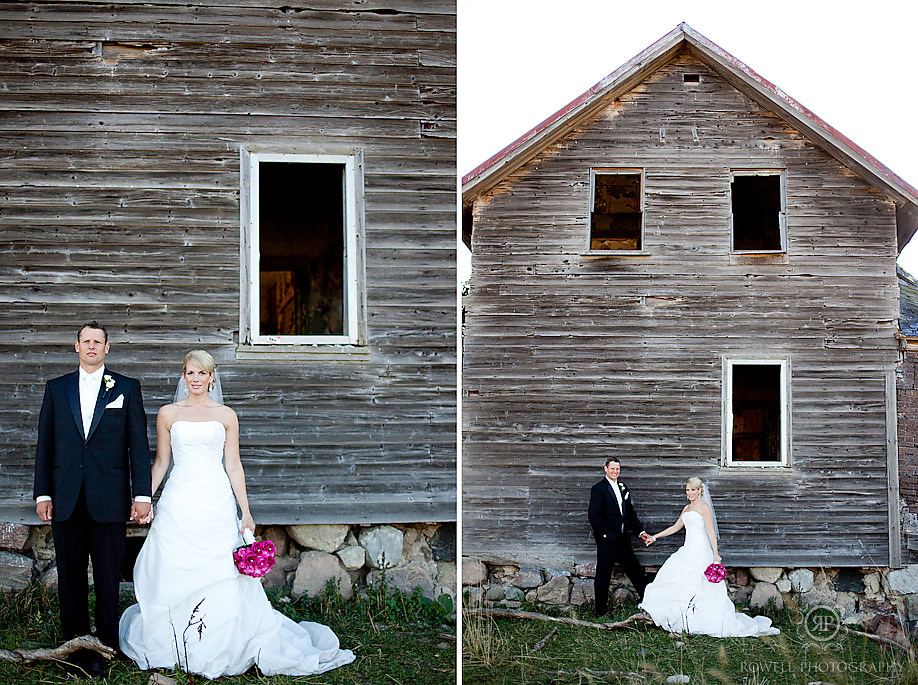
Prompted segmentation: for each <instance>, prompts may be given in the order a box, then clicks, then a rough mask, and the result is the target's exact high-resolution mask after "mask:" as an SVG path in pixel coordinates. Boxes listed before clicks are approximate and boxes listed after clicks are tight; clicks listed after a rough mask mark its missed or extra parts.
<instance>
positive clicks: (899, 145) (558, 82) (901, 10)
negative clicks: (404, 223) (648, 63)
mask: <svg viewBox="0 0 918 685" xmlns="http://www.w3.org/2000/svg"><path fill="white" fill-rule="evenodd" d="M846 7H847V9H846ZM458 12H459V16H458V88H459V91H458V92H459V104H458V124H459V130H458V135H459V144H458V166H459V173H460V175H464V174H466V173H467V172H469V171H471V170H472V169H474V168H475V167H476V166H478V165H479V164H480V163H482V162H483V161H485V160H486V159H488V158H489V157H490V156H491V155H493V154H494V153H496V152H498V151H499V150H500V149H502V148H503V147H504V146H506V145H508V144H509V143H511V142H513V141H514V140H516V139H517V138H518V137H519V136H521V135H522V134H523V133H525V132H526V131H528V130H529V129H531V128H532V127H534V126H535V125H537V124H538V123H539V122H541V121H542V120H544V119H545V118H546V117H548V116H550V115H551V114H553V113H554V112H556V111H557V110H559V109H561V108H562V107H563V106H564V105H566V104H567V103H568V102H570V101H571V100H573V99H574V98H576V97H577V96H578V95H580V94H581V93H583V92H584V91H586V90H588V89H589V88H590V87H591V86H593V85H594V84H595V83H596V82H598V81H599V80H601V79H602V78H603V77H605V76H606V75H608V74H609V73H611V72H612V71H614V70H615V69H616V68H618V67H619V66H620V65H622V64H623V63H625V62H627V61H628V60H630V59H631V58H632V57H634V56H635V55H637V54H638V53H639V52H640V51H641V50H643V49H644V48H646V47H648V46H649V45H651V44H652V43H654V42H656V41H657V40H658V39H659V38H661V37H663V36H664V35H665V34H667V33H669V32H670V31H671V30H672V29H674V28H675V27H676V26H677V25H678V24H679V23H680V22H683V21H684V22H686V23H687V24H688V25H689V26H691V27H692V28H693V29H694V30H695V31H697V32H698V33H700V34H702V35H703V36H705V37H706V38H708V39H709V40H711V41H713V42H714V43H716V44H717V45H719V46H720V47H721V48H723V49H724V50H726V51H727V52H729V53H730V54H732V55H733V56H734V57H736V58H737V59H739V60H741V61H742V62H744V63H745V64H746V65H747V66H749V67H750V68H751V69H752V70H753V71H755V72H757V73H758V74H759V75H761V76H762V77H763V78H765V79H767V80H769V81H771V82H772V83H774V84H775V85H776V86H777V87H778V88H780V89H782V90H783V91H784V92H786V93H787V94H788V95H790V96H791V97H793V98H794V99H795V100H797V101H798V102H800V103H801V104H802V105H804V106H805V107H807V108H809V109H810V110H811V111H813V112H814V113H815V114H816V115H817V116H819V117H821V118H822V119H823V120H824V121H826V122H827V123H828V124H830V125H831V126H833V127H835V128H836V129H838V130H839V131H840V132H841V133H843V134H844V135H845V136H847V137H848V138H850V139H851V140H852V141H854V142H855V143H856V144H857V145H859V146H860V147H861V148H863V149H864V150H866V151H867V152H869V153H870V154H872V155H873V156H874V157H876V158H877V159H878V160H880V162H882V163H883V164H885V165H886V166H887V167H889V168H890V169H892V171H893V172H895V173H896V174H898V175H899V176H900V177H901V178H903V179H904V180H905V181H907V182H908V183H910V184H911V185H912V186H915V187H918V133H916V131H918V126H916V118H918V87H916V85H915V81H916V79H915V77H914V58H913V56H912V54H910V53H913V52H914V43H915V41H916V38H915V27H916V26H918V2H914V0H872V1H871V2H862V3H850V4H848V5H843V4H842V3H834V2H822V1H821V0H796V1H794V2H788V1H786V0H771V1H769V2H767V3H755V2H742V1H738V0H731V1H730V2H720V1H715V0H704V1H695V2H692V1H685V0H683V1H681V2H672V1H670V0H655V1H654V2H652V3H651V2H633V1H632V2H620V1H619V0H604V1H598V0H566V1H565V2H546V1H545V0H522V1H521V0H458ZM899 264H900V265H901V266H902V267H903V268H904V269H906V270H907V271H909V272H911V273H912V274H914V275H916V276H918V238H915V239H913V240H912V242H911V243H910V244H909V245H908V246H907V247H906V248H905V250H903V252H902V254H901V255H900V256H899ZM469 272H470V255H469V253H468V250H466V249H465V248H464V246H463V247H461V248H460V256H459V278H460V281H464V280H466V279H467V278H468V275H469Z"/></svg>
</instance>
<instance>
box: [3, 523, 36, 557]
mask: <svg viewBox="0 0 918 685" xmlns="http://www.w3.org/2000/svg"><path fill="white" fill-rule="evenodd" d="M29 532H30V531H29V527H28V526H26V525H24V524H22V523H11V522H10V521H0V549H6V550H9V551H11V552H22V551H23V550H25V548H26V543H28V541H29Z"/></svg>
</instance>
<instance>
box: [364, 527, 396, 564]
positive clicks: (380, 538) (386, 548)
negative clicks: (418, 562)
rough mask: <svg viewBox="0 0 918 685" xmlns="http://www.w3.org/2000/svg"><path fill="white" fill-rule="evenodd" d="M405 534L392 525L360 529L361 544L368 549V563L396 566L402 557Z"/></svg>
mask: <svg viewBox="0 0 918 685" xmlns="http://www.w3.org/2000/svg"><path fill="white" fill-rule="evenodd" d="M404 537H405V536H404V534H403V533H402V531H400V530H399V529H398V528H393V527H392V526H375V527H373V528H368V529H366V530H362V531H360V535H359V536H358V539H359V540H360V546H361V547H363V548H364V549H365V550H366V551H367V564H368V565H369V566H370V567H371V568H387V567H391V566H395V565H396V564H397V563H398V562H399V559H401V558H402V541H403V539H404Z"/></svg>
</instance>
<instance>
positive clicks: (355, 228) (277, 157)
mask: <svg viewBox="0 0 918 685" xmlns="http://www.w3.org/2000/svg"><path fill="white" fill-rule="evenodd" d="M262 162H294V163H302V164H341V165H343V166H344V208H343V210H344V230H345V238H344V255H342V258H343V259H344V272H345V276H344V279H345V296H344V334H343V335H263V334H261V332H260V331H259V328H260V325H261V312H260V305H261V293H260V282H259V271H260V267H259V261H260V254H259V250H258V246H259V244H260V243H259V197H258V195H259V165H260V164H261V163H262ZM240 165H241V174H240V175H241V185H242V188H241V192H240V196H241V202H240V221H241V226H242V240H241V241H240V249H241V253H242V254H241V265H242V269H240V280H241V283H240V293H241V298H240V299H241V303H240V305H241V306H240V324H239V325H240V340H241V342H242V343H243V345H251V346H260V345H264V346H276V345H285V346H286V345H290V346H295V345H313V346H315V345H334V346H343V345H365V344H366V332H365V321H366V317H365V315H364V310H365V299H366V298H365V294H364V287H363V284H364V281H365V279H364V264H363V158H362V154H361V153H360V151H359V150H358V151H350V152H348V153H344V154H324V153H322V154H313V153H300V152H275V151H253V150H246V149H244V148H243V149H241V151H240Z"/></svg>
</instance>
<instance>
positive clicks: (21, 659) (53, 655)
mask: <svg viewBox="0 0 918 685" xmlns="http://www.w3.org/2000/svg"><path fill="white" fill-rule="evenodd" d="M78 649H91V650H92V651H94V652H98V653H99V654H101V655H102V656H104V657H105V658H106V659H111V658H112V657H113V656H115V650H114V649H112V648H111V647H106V646H105V645H103V644H102V643H101V642H99V639H98V638H95V637H93V636H92V635H83V636H81V637H75V638H73V639H72V640H67V642H65V643H64V644H62V645H61V646H60V647H42V648H40V649H0V660H3V661H12V662H13V663H17V664H24V663H27V662H29V661H64V660H65V659H66V658H67V657H68V656H70V655H71V654H73V653H74V652H75V651H77V650H78Z"/></svg>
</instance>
